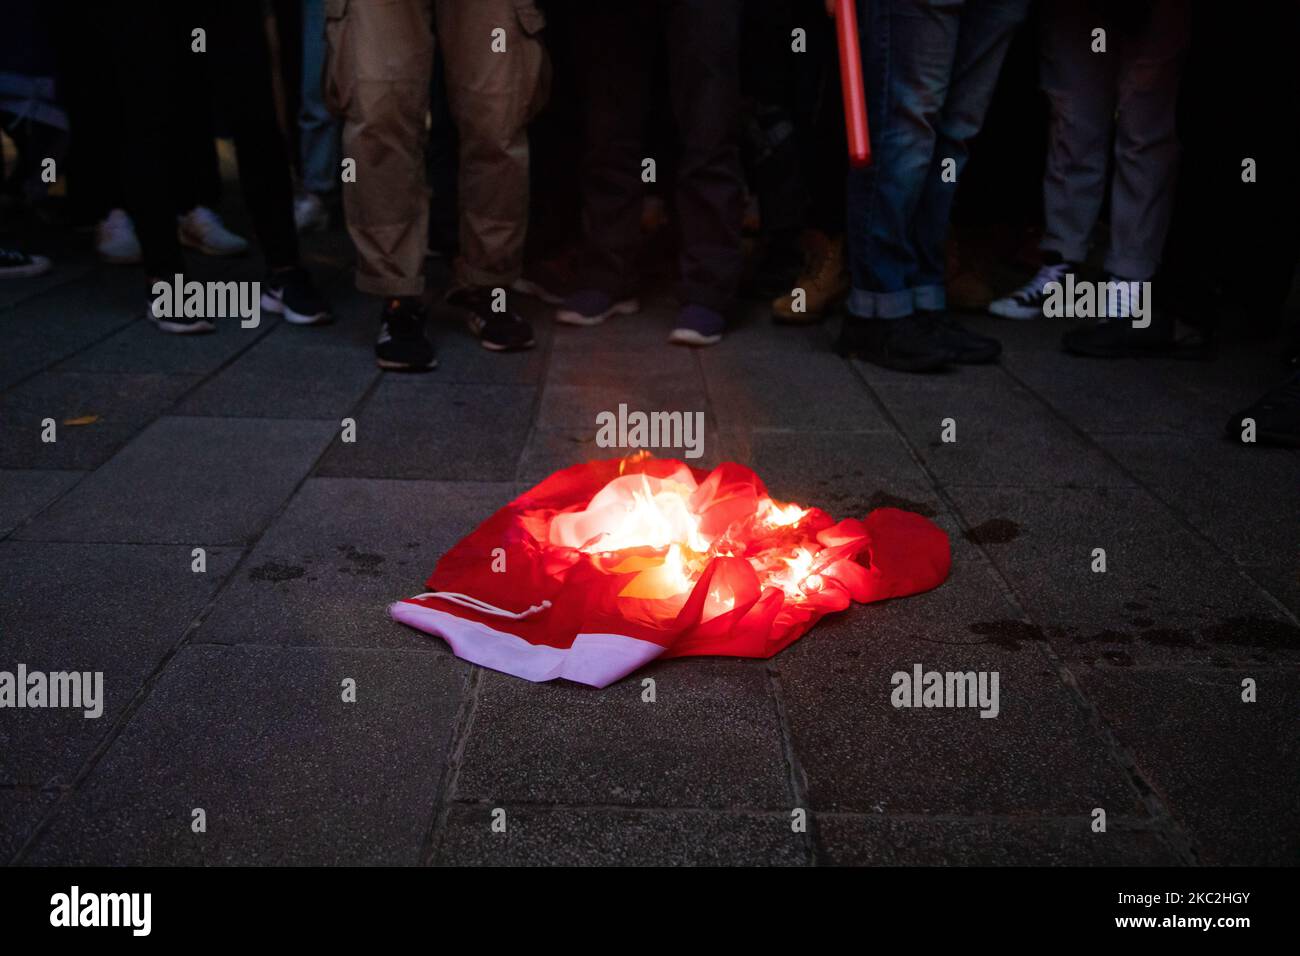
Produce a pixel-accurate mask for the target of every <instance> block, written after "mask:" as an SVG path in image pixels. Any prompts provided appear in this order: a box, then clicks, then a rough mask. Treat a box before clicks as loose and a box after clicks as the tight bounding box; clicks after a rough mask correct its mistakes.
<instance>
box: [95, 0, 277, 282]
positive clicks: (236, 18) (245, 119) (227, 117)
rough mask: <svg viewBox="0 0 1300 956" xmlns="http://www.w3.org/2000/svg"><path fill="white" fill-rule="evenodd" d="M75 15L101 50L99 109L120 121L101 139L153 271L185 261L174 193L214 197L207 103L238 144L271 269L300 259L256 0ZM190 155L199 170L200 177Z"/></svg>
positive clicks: (162, 2)
mask: <svg viewBox="0 0 1300 956" xmlns="http://www.w3.org/2000/svg"><path fill="white" fill-rule="evenodd" d="M80 15H81V16H84V17H85V18H86V19H85V22H86V23H87V24H88V26H89V28H90V29H91V30H93V31H96V32H97V33H98V35H99V36H100V37H102V38H103V42H102V43H101V44H100V46H101V47H102V48H103V49H104V50H105V52H106V53H107V54H108V56H107V60H106V62H105V63H104V64H103V65H104V67H105V70H104V73H103V75H102V76H103V83H102V85H101V91H102V94H103V98H102V100H101V101H100V108H101V109H103V110H104V111H105V112H109V113H111V115H114V116H116V117H117V118H118V120H119V126H118V128H117V129H116V131H115V135H114V136H113V137H112V138H111V139H109V140H108V141H106V142H105V143H103V144H102V147H103V149H104V150H105V151H106V152H108V151H112V150H113V149H114V148H115V146H114V144H116V149H117V150H118V151H119V157H120V164H119V167H118V168H119V170H120V175H121V177H122V183H121V186H122V194H123V196H124V199H125V204H126V208H127V211H128V212H129V213H130V214H131V217H132V219H134V220H135V227H136V234H137V235H138V236H139V238H140V246H141V248H142V249H143V251H144V263H145V270H146V272H147V273H148V275H150V276H167V275H171V274H172V273H176V272H182V271H184V270H183V260H182V257H181V249H180V244H179V242H178V240H177V237H176V206H177V205H178V203H179V204H180V205H193V204H194V203H203V204H208V203H210V202H212V201H213V198H212V192H213V190H214V188H215V184H214V182H213V181H212V179H211V167H210V166H206V167H204V166H203V164H205V163H211V156H212V144H211V129H212V126H211V124H212V112H211V111H212V109H213V106H214V104H215V106H216V107H217V108H219V110H220V115H221V118H222V121H223V125H224V126H225V127H227V128H228V130H229V133H230V135H231V137H232V138H233V140H234V142H235V153H236V157H237V160H238V163H239V182H240V187H241V189H242V191H243V195H244V202H245V204H246V205H247V207H248V210H249V213H250V215H251V216H252V219H253V228H254V231H255V232H256V233H257V238H258V241H259V242H260V244H261V246H262V252H263V255H264V256H265V258H266V263H267V265H268V267H270V268H273V269H274V268H279V267H283V266H290V265H295V264H297V262H298V237H297V233H296V231H295V229H294V223H293V185H292V181H291V179H290V174H289V157H288V154H287V150H286V149H285V143H284V137H283V135H282V134H281V131H280V126H279V123H278V121H277V119H276V112H275V101H274V96H273V92H272V81H271V64H270V54H269V52H268V49H267V44H266V34H265V32H264V26H263V22H262V5H261V3H260V2H258V0H180V2H177V0H130V2H112V0H106V2H104V3H100V4H92V5H89V6H87V7H86V8H85V13H83V14H80ZM199 27H202V28H203V29H204V30H206V32H207V36H206V41H207V42H206V45H207V49H206V52H203V53H198V52H194V51H193V50H192V47H191V44H192V43H193V39H192V31H193V30H194V29H196V28H199ZM106 159H107V157H106ZM196 165H197V167H198V169H202V170H203V173H202V175H199V176H197V177H196V176H195V173H196V171H197V169H196ZM178 197H179V198H178Z"/></svg>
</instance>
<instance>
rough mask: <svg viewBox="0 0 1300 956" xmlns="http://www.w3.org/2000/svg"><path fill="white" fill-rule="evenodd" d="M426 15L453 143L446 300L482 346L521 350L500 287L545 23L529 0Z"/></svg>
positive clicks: (523, 181)
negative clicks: (450, 272) (454, 238)
mask: <svg viewBox="0 0 1300 956" xmlns="http://www.w3.org/2000/svg"><path fill="white" fill-rule="evenodd" d="M434 11H435V14H436V20H437V33H438V49H439V51H441V53H442V66H443V77H444V80H445V88H446V91H447V106H448V108H449V109H450V112H451V117H452V120H453V121H454V122H455V124H456V140H457V142H458V143H459V156H458V163H457V170H458V175H457V196H458V203H459V210H458V217H459V224H460V228H459V234H460V242H459V247H460V250H459V254H458V255H457V257H456V264H455V280H454V286H453V288H452V290H451V291H450V292H449V293H448V296H447V301H448V302H450V303H451V304H452V305H456V306H459V307H461V308H463V309H465V310H466V313H467V317H468V319H469V325H470V329H471V330H472V331H473V332H474V333H475V334H476V335H478V337H479V341H480V343H481V344H482V345H483V347H484V348H487V349H491V350H493V351H498V352H500V351H511V350H515V349H526V348H531V347H532V346H533V344H534V337H533V329H532V326H530V325H529V324H528V322H527V321H525V320H524V318H523V317H522V316H521V315H520V314H519V313H518V312H516V311H515V310H514V309H512V308H510V307H509V305H508V302H506V301H504V300H503V295H506V293H505V292H504V291H503V290H505V289H508V288H509V287H511V286H513V285H514V284H515V282H517V281H518V279H519V277H520V276H521V275H522V273H523V265H524V242H525V240H526V239H527V236H528V198H529V189H528V187H529V168H528V156H529V151H528V123H529V121H530V120H531V119H532V118H533V116H535V115H536V114H537V112H538V110H539V109H540V108H541V106H542V104H543V103H545V102H546V94H547V87H548V81H549V70H550V65H549V63H548V62H547V59H546V48H545V47H544V46H542V41H541V38H540V36H539V35H538V34H540V32H541V30H542V28H543V27H544V26H545V21H544V20H543V18H542V15H541V13H540V12H539V11H538V10H537V8H536V7H535V6H534V5H533V4H532V2H531V0H477V2H475V3H473V4H467V3H461V2H458V0H436V2H435V4H434ZM484 38H488V40H490V41H491V42H487V41H485V39H484Z"/></svg>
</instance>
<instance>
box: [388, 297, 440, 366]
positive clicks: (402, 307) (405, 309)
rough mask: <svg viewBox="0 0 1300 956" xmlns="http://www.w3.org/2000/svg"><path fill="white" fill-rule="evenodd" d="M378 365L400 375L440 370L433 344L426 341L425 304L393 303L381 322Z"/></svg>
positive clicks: (408, 300)
mask: <svg viewBox="0 0 1300 956" xmlns="http://www.w3.org/2000/svg"><path fill="white" fill-rule="evenodd" d="M375 362H376V363H377V364H378V365H379V367H380V368H386V369H391V370H393V371H397V372H427V371H428V370H429V369H431V368H436V367H437V365H438V358H437V356H436V355H435V354H434V351H433V343H431V342H430V341H429V340H428V339H427V338H425V337H424V303H423V302H421V301H420V299H419V298H416V297H411V298H405V299H390V300H389V301H388V304H387V305H385V306H384V314H383V316H381V318H380V320H379V338H378V339H377V340H376V341H375Z"/></svg>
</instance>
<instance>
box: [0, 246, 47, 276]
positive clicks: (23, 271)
mask: <svg viewBox="0 0 1300 956" xmlns="http://www.w3.org/2000/svg"><path fill="white" fill-rule="evenodd" d="M51 268H53V264H52V263H51V262H50V260H49V259H47V258H45V256H29V255H28V254H27V253H25V252H19V251H18V250H17V249H0V279H30V278H32V277H33V276H39V275H44V274H45V273H47V272H49V271H50V269H51Z"/></svg>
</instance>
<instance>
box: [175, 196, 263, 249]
mask: <svg viewBox="0 0 1300 956" xmlns="http://www.w3.org/2000/svg"><path fill="white" fill-rule="evenodd" d="M177 222H178V223H179V228H178V229H177V235H178V236H179V237H180V241H181V245H182V246H188V247H189V248H191V249H197V250H198V251H199V252H201V253H203V254H204V255H205V256H242V255H244V254H245V253H246V252H248V240H247V239H245V238H244V237H243V236H237V235H235V234H234V233H233V232H231V231H230V230H229V229H227V228H226V224H225V223H224V222H222V221H221V217H220V216H219V215H217V213H216V212H215V211H213V210H211V209H209V208H208V207H207V206H195V207H194V208H193V209H191V210H190V211H189V212H187V213H186V214H185V215H183V216H180V217H179V218H178V220H177Z"/></svg>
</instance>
